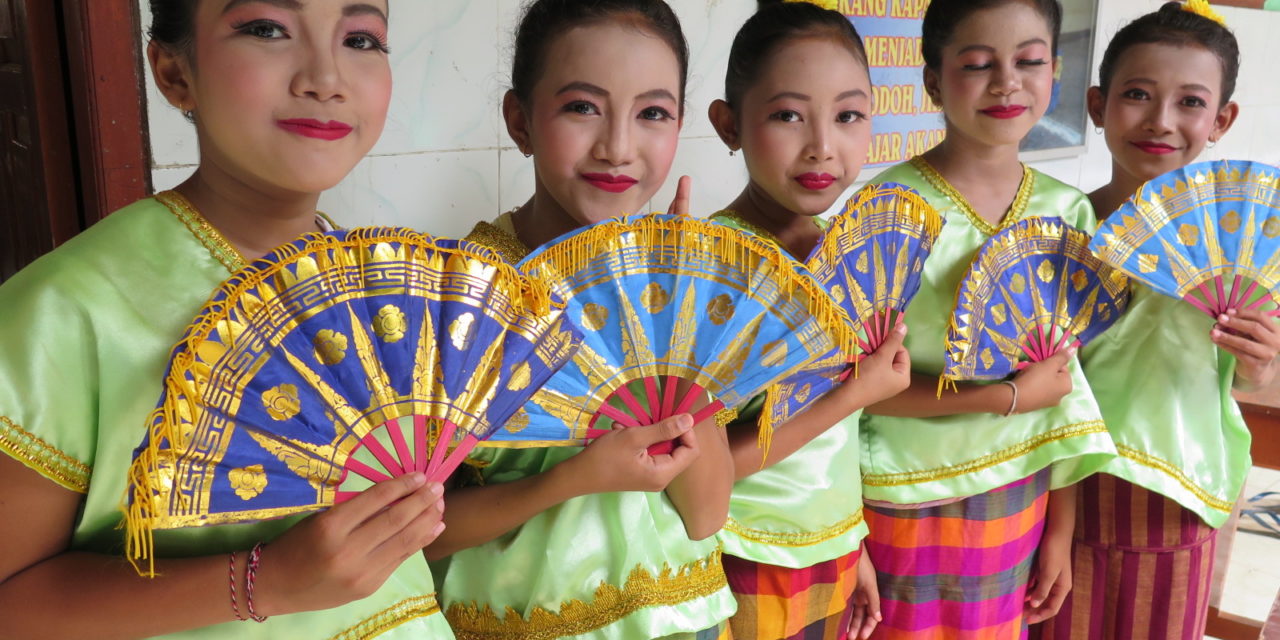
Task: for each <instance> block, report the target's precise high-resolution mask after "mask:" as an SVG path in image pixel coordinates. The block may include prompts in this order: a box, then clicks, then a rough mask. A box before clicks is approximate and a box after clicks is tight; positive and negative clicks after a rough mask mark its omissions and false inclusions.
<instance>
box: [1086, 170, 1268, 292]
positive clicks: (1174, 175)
mask: <svg viewBox="0 0 1280 640" xmlns="http://www.w3.org/2000/svg"><path fill="white" fill-rule="evenodd" d="M1278 238H1280V169H1277V168H1276V167H1273V166H1270V165H1266V164H1262V163H1260V162H1247V161H1241V160H1219V161H1215V162H1201V163H1198V164H1192V165H1188V166H1186V167H1183V168H1181V169H1178V170H1176V171H1171V172H1169V173H1166V174H1164V175H1162V176H1160V177H1158V178H1156V179H1154V180H1152V181H1150V182H1148V183H1146V184H1145V185H1143V186H1142V188H1141V189H1140V190H1139V191H1138V193H1137V194H1136V195H1134V197H1133V198H1132V199H1130V200H1129V201H1128V202H1126V203H1125V204H1124V206H1122V207H1120V209H1119V210H1117V211H1116V212H1115V213H1113V214H1111V215H1110V216H1108V217H1107V219H1106V221H1105V222H1104V223H1103V225H1102V228H1101V229H1099V230H1098V233H1097V235H1096V236H1095V237H1094V239H1093V242H1092V243H1091V244H1090V245H1089V248H1090V249H1092V250H1093V251H1094V253H1096V254H1097V255H1098V257H1099V258H1101V259H1102V260H1103V261H1104V262H1106V263H1108V264H1110V265H1113V266H1115V267H1116V268H1117V269H1120V270H1121V271H1124V272H1125V273H1127V274H1129V276H1130V277H1132V278H1135V279H1137V280H1139V281H1141V282H1143V283H1145V284H1147V285H1148V286H1150V287H1151V288H1152V289H1155V290H1156V291H1159V292H1160V293H1163V294H1165V295H1167V296H1172V297H1174V298H1180V299H1182V300H1186V301H1187V302H1189V303H1191V304H1192V305H1194V306H1195V307H1196V308H1197V309H1199V310H1201V311H1203V312H1205V313H1207V314H1209V315H1211V316H1213V317H1217V316H1219V315H1221V314H1223V313H1226V312H1227V310H1229V309H1237V310H1238V309H1256V308H1259V307H1262V306H1264V305H1268V304H1271V305H1274V304H1275V303H1277V302H1280V290H1278V288H1277V285H1280V239H1278ZM1227 282H1230V286H1228V285H1227ZM1259 287H1261V291H1259ZM1270 313H1271V314H1272V315H1280V310H1277V309H1273V310H1271V311H1270Z"/></svg>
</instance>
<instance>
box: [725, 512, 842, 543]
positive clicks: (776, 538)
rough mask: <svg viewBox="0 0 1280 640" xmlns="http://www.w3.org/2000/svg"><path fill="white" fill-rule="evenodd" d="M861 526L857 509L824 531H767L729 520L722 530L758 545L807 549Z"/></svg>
mask: <svg viewBox="0 0 1280 640" xmlns="http://www.w3.org/2000/svg"><path fill="white" fill-rule="evenodd" d="M859 524H862V509H861V508H859V509H858V511H857V513H854V514H853V515H851V516H849V517H848V518H845V519H844V520H841V521H840V522H837V523H835V524H833V525H831V526H829V527H826V528H825V529H819V530H817V531H769V530H767V529H752V528H749V527H744V526H743V525H742V523H740V522H738V521H737V520H734V519H733V518H729V520H728V521H727V522H725V524H724V530H725V531H728V532H729V533H732V534H734V535H737V536H738V537H740V538H743V539H745V540H750V541H751V542H757V543H760V544H769V545H774V546H779V547H809V546H813V545H815V544H820V543H823V542H826V541H828V540H831V539H832V538H836V537H839V536H842V535H844V534H846V533H848V532H849V531H851V530H853V528H854V527H856V526H858V525H859Z"/></svg>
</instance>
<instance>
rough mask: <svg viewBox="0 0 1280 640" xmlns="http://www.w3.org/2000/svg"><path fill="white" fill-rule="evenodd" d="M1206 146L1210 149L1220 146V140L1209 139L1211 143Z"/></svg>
mask: <svg viewBox="0 0 1280 640" xmlns="http://www.w3.org/2000/svg"><path fill="white" fill-rule="evenodd" d="M1205 146H1206V147H1209V148H1210V149H1212V148H1214V147H1216V146H1218V141H1217V140H1210V141H1209V144H1207V145H1205Z"/></svg>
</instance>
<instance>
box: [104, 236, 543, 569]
mask: <svg viewBox="0 0 1280 640" xmlns="http://www.w3.org/2000/svg"><path fill="white" fill-rule="evenodd" d="M301 239H302V240H303V242H302V243H301V244H300V245H299V244H289V245H285V246H284V247H281V248H279V249H277V250H276V251H275V252H274V253H273V255H274V256H275V260H274V261H273V262H272V263H270V264H267V265H257V264H251V265H249V266H248V267H245V268H244V269H242V270H241V271H239V272H237V273H236V274H234V275H232V276H231V278H229V279H228V280H227V281H226V282H224V283H223V284H222V285H221V286H220V287H219V288H218V289H217V290H216V291H214V292H213V295H212V296H210V299H209V301H208V302H206V303H205V305H204V306H203V307H202V308H201V311H200V314H199V316H198V317H197V319H196V320H195V322H193V323H192V325H190V326H189V327H187V329H186V331H185V333H184V335H183V338H182V339H181V340H180V341H179V342H178V343H177V344H176V345H175V346H174V348H173V350H172V352H171V353H172V359H171V362H170V366H169V371H168V373H167V375H166V377H165V380H164V388H165V402H164V403H163V404H162V405H161V406H159V407H157V408H156V409H155V410H153V411H152V412H151V414H150V415H149V416H148V427H147V428H148V444H147V447H146V448H145V449H143V450H142V451H141V452H139V453H138V455H137V458H136V459H135V460H134V461H133V462H132V464H130V465H129V471H128V487H131V488H132V490H130V489H128V488H126V490H125V495H124V496H123V503H122V504H121V510H122V511H123V512H124V514H125V520H124V524H123V526H124V529H125V557H126V558H127V559H128V560H129V563H130V564H131V565H133V567H134V569H135V570H136V571H137V572H138V574H139V575H142V576H144V577H152V578H154V577H155V575H156V573H155V534H154V530H155V528H156V527H155V525H156V522H157V520H158V519H159V518H162V517H163V513H160V512H159V511H162V510H164V509H166V508H167V507H166V506H165V505H164V501H167V500H169V499H170V498H171V492H172V491H175V490H176V488H175V487H174V485H173V484H172V483H170V484H169V486H160V485H161V484H163V482H162V481H161V479H160V478H161V474H162V470H163V469H164V467H165V466H168V468H169V469H170V472H176V469H175V463H176V462H177V460H176V459H177V458H178V457H179V455H180V454H181V452H183V450H184V449H185V443H183V442H180V440H181V439H182V435H181V430H180V429H179V428H178V425H179V424H180V423H181V421H182V417H181V416H182V415H183V414H184V411H183V409H185V415H188V416H192V418H193V419H194V417H195V416H196V415H198V413H199V410H198V408H197V406H196V403H195V398H196V397H198V394H197V393H192V392H193V391H196V389H194V388H193V387H195V386H196V385H198V384H199V383H198V382H195V381H190V380H188V379H187V374H188V373H192V372H193V370H194V369H195V368H196V366H195V365H196V357H197V355H196V352H197V349H198V347H199V346H200V345H201V344H203V343H204V342H205V341H206V340H208V338H209V335H210V334H211V333H213V331H214V329H215V328H216V327H217V326H218V324H219V323H220V322H222V321H224V320H226V316H227V312H228V309H229V307H230V305H231V304H233V303H234V301H235V300H236V299H237V298H238V297H239V296H240V295H241V294H243V293H245V292H249V291H252V290H253V289H255V288H256V287H260V286H262V285H263V284H264V283H266V282H269V281H271V280H272V279H273V278H276V277H277V276H279V275H280V273H281V271H283V270H284V268H285V267H286V266H288V265H290V264H292V262H291V259H292V258H294V257H296V256H298V255H301V254H310V253H323V252H325V251H329V250H333V251H338V250H369V249H372V248H373V247H375V246H377V245H378V244H384V243H400V244H401V245H402V247H401V250H404V251H405V259H407V260H415V259H418V258H419V257H420V252H421V251H422V250H432V251H436V252H439V253H444V254H454V255H458V256H461V257H463V258H466V259H470V260H475V261H478V262H480V263H482V264H484V265H485V266H486V267H490V268H493V269H495V270H496V271H497V274H498V276H499V277H495V278H494V279H493V282H494V283H495V286H502V287H503V288H504V290H505V291H506V293H507V295H508V297H509V298H510V299H511V300H512V302H513V304H514V305H517V308H519V307H520V306H523V308H524V309H528V310H530V311H532V312H533V313H536V314H546V313H548V312H549V310H550V309H551V308H552V305H553V301H552V297H551V289H550V287H549V286H548V285H546V284H545V283H543V282H541V281H538V280H535V279H532V278H529V277H527V276H525V275H524V274H523V273H521V272H520V271H519V270H518V269H516V268H515V267H514V266H513V265H511V263H509V262H507V261H506V260H504V259H502V257H501V256H500V255H498V254H497V253H496V252H494V251H493V250H491V249H489V248H487V247H485V246H483V245H479V244H475V243H471V242H463V243H461V244H460V245H459V246H457V247H451V246H444V245H442V244H440V242H439V240H440V239H437V238H433V237H431V236H428V235H426V234H422V233H418V232H416V231H413V230H411V229H403V228H395V227H368V228H362V229H352V230H350V231H348V232H347V234H346V236H345V237H343V238H341V239H340V238H337V237H335V236H331V235H327V234H324V233H318V232H313V233H308V234H306V235H304V236H302V238H301ZM218 298H221V299H220V300H218ZM563 306H564V305H563V303H560V304H556V305H555V307H556V308H563ZM192 377H193V378H195V379H196V380H198V379H199V378H200V377H201V374H200V373H199V372H195V373H194V374H193V375H192ZM180 398H185V400H180ZM184 404H185V406H183V405H184ZM162 445H163V446H162ZM144 565H145V568H144Z"/></svg>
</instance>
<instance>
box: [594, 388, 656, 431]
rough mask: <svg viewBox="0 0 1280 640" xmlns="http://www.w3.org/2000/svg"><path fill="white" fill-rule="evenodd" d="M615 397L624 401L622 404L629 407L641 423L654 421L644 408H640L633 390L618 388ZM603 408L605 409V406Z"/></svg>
mask: <svg viewBox="0 0 1280 640" xmlns="http://www.w3.org/2000/svg"><path fill="white" fill-rule="evenodd" d="M615 395H617V396H618V397H619V398H621V399H622V404H625V405H627V408H628V409H630V410H631V413H632V414H633V415H634V416H635V417H636V419H637V420H639V421H640V422H650V421H652V420H653V417H652V416H650V415H649V412H648V411H645V410H644V407H642V406H640V401H639V400H636V397H635V396H634V395H632V393H631V390H630V389H628V388H627V387H626V386H621V387H618V390H617V391H616V392H615ZM601 406H602V407H603V406H604V405H601ZM610 417H612V416H610ZM637 424H638V423H637Z"/></svg>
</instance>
